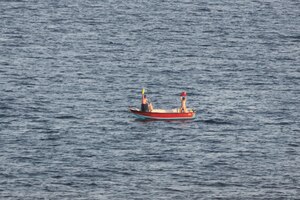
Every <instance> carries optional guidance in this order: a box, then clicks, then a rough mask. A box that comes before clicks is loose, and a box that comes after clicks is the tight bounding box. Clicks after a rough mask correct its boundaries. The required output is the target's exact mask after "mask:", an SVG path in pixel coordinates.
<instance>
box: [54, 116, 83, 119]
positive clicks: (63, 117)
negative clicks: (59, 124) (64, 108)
mask: <svg viewBox="0 0 300 200" xmlns="http://www.w3.org/2000/svg"><path fill="white" fill-rule="evenodd" d="M55 118H56V119H79V118H78V117H75V116H73V115H61V116H56V117H55Z"/></svg>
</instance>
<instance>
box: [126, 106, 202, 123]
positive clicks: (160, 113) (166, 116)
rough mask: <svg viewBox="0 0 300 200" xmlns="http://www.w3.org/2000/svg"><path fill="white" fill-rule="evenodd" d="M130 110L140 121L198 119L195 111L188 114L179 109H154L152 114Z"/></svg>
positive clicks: (134, 109)
mask: <svg viewBox="0 0 300 200" xmlns="http://www.w3.org/2000/svg"><path fill="white" fill-rule="evenodd" d="M129 110H130V112H131V113H133V115H134V116H135V117H137V118H139V119H155V120H189V119H195V118H196V111H193V110H188V112H186V113H182V112H179V109H172V110H163V109H154V110H152V111H151V112H142V111H141V110H139V109H138V108H129Z"/></svg>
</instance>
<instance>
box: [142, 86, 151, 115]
mask: <svg viewBox="0 0 300 200" xmlns="http://www.w3.org/2000/svg"><path fill="white" fill-rule="evenodd" d="M152 110H153V107H152V104H151V103H148V99H147V96H146V95H145V89H143V90H142V105H141V111H142V112H151V111H152Z"/></svg>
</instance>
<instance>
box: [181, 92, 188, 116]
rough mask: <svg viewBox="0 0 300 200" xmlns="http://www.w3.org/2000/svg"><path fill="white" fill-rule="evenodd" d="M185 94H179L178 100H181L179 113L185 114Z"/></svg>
mask: <svg viewBox="0 0 300 200" xmlns="http://www.w3.org/2000/svg"><path fill="white" fill-rule="evenodd" d="M186 96H187V95H186V92H182V93H181V94H180V100H181V107H180V112H182V113H186V112H187V109H186Z"/></svg>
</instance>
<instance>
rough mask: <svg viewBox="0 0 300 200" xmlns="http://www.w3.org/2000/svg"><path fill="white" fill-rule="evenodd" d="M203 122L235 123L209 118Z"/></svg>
mask: <svg viewBox="0 0 300 200" xmlns="http://www.w3.org/2000/svg"><path fill="white" fill-rule="evenodd" d="M203 122H204V123H207V124H233V123H232V122H229V121H224V120H222V119H208V120H203Z"/></svg>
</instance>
